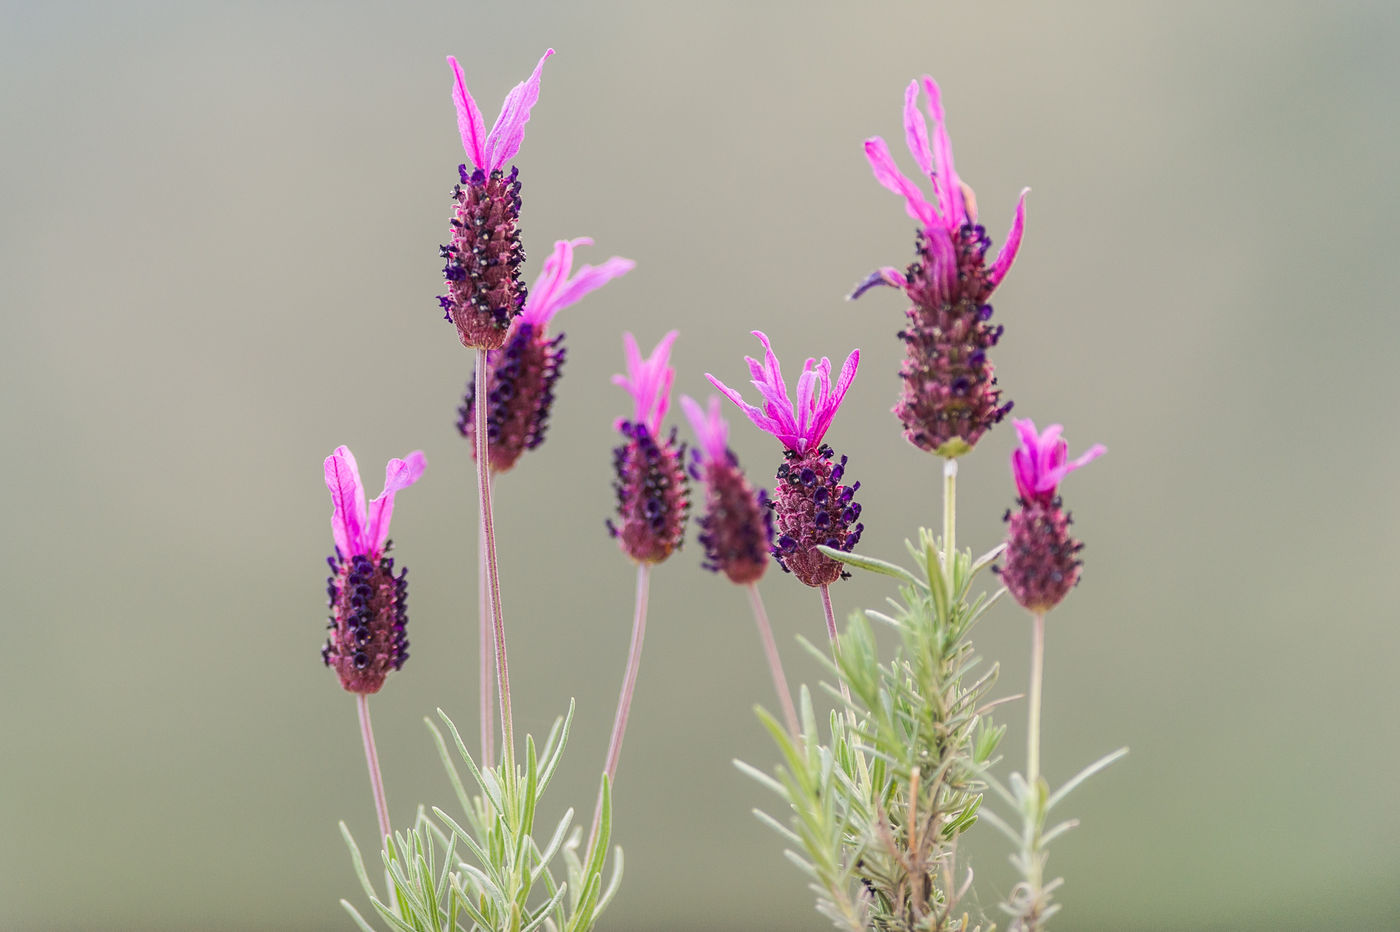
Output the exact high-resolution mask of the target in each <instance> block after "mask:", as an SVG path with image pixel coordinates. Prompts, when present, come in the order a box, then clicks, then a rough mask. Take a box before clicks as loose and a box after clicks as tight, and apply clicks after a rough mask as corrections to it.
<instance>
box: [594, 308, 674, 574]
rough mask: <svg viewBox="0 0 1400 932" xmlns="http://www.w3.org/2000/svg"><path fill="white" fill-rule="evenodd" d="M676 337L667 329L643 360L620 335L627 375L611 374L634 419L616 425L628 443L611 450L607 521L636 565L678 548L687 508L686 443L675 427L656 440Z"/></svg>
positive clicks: (627, 336) (665, 404)
mask: <svg viewBox="0 0 1400 932" xmlns="http://www.w3.org/2000/svg"><path fill="white" fill-rule="evenodd" d="M675 339H676V331H674V330H672V331H671V332H670V333H668V334H666V336H664V337H662V338H661V342H660V343H658V344H657V346H656V349H655V350H653V351H652V354H651V356H650V357H648V358H646V359H643V358H642V355H641V352H640V351H639V350H638V348H637V341H636V339H635V338H633V336H632V334H630V333H626V334H623V345H624V347H625V349H626V351H627V375H625V376H623V375H615V376H613V382H614V384H616V385H619V386H621V387H622V388H624V389H626V390H627V392H628V393H629V394H631V395H632V399H633V403H634V412H635V419H634V420H631V421H627V420H620V421H618V422H617V425H616V426H617V429H618V430H619V431H620V432H621V433H622V435H623V436H624V437H625V438H627V441H626V442H625V443H624V444H623V445H622V446H620V447H617V448H616V449H614V450H613V467H614V469H615V470H616V472H617V479H616V480H615V481H614V482H613V490H614V491H615V492H616V493H617V521H616V522H613V521H609V522H608V523H607V527H608V532H609V533H610V534H611V535H612V536H613V537H615V538H617V541H618V543H619V545H620V546H621V547H622V549H623V551H624V552H625V553H626V554H627V555H628V556H629V557H631V558H632V559H633V560H636V561H637V562H639V563H659V562H660V561H662V560H664V559H666V558H667V557H669V556H670V555H671V553H672V552H673V551H675V550H677V549H679V548H680V546H681V543H682V541H683V540H684V538H685V519H686V516H687V514H688V513H689V511H690V488H689V485H688V483H687V481H686V473H685V444H684V443H680V442H678V441H677V439H676V431H675V429H674V428H673V429H672V430H671V432H670V435H669V436H668V437H667V438H666V439H665V440H660V439H659V436H660V434H659V432H660V429H661V421H662V420H663V419H664V418H665V417H666V410H667V409H668V408H669V407H670V403H671V379H672V377H673V375H674V372H673V370H672V369H671V367H670V365H669V361H670V355H671V344H672V343H673V342H675Z"/></svg>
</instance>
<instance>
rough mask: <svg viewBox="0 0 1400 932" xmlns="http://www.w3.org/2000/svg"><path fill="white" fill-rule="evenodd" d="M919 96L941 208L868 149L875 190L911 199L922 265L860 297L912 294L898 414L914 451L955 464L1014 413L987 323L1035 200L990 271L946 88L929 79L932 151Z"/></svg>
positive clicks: (924, 159)
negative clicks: (961, 173) (883, 291)
mask: <svg viewBox="0 0 1400 932" xmlns="http://www.w3.org/2000/svg"><path fill="white" fill-rule="evenodd" d="M920 86H921V82H919V81H913V82H910V85H909V88H908V90H907V91H906V93H905V97H904V126H905V133H906V139H907V142H908V144H909V151H910V152H911V153H913V155H914V159H915V161H916V162H918V164H919V168H920V169H921V170H922V172H923V174H924V175H925V176H926V177H928V179H929V181H930V182H931V184H932V186H933V192H934V199H933V200H932V201H930V200H929V199H928V198H926V197H925V196H924V193H923V191H921V190H920V189H919V187H918V186H917V185H915V184H914V183H913V182H912V181H910V180H909V179H908V178H907V177H905V175H904V174H903V172H902V171H901V170H900V169H899V167H898V166H897V165H896V164H895V162H894V159H893V157H892V156H891V155H890V151H889V146H888V145H886V143H885V141H884V140H883V139H881V138H879V137H878V136H877V137H874V138H871V139H868V140H866V143H865V153H866V158H867V159H868V160H869V162H870V165H871V168H872V169H873V170H874V172H875V178H876V180H878V181H879V182H880V184H882V185H884V186H885V187H886V188H888V189H890V190H891V191H894V192H895V193H896V194H900V195H902V196H903V197H904V199H905V208H906V210H907V211H908V213H909V216H911V217H913V218H914V219H915V220H917V221H918V223H919V231H918V235H917V238H916V242H915V250H914V253H915V255H914V261H913V263H911V264H910V266H909V267H908V269H907V270H906V271H905V272H903V273H901V272H899V271H898V270H897V269H893V268H884V269H880V270H878V271H877V272H876V273H875V274H874V275H872V276H870V278H868V279H866V281H865V282H863V283H862V284H861V285H860V286H859V287H857V289H856V290H855V291H854V292H853V293H852V294H851V297H852V298H854V297H858V296H860V295H861V294H863V293H864V292H865V291H867V290H869V288H870V287H873V286H874V285H877V284H887V285H895V286H897V287H902V288H904V290H905V292H906V294H907V295H908V296H909V299H910V300H911V301H912V302H913V306H912V307H910V308H909V309H908V310H907V311H906V312H905V315H906V317H907V318H908V320H909V324H908V326H907V327H906V328H905V329H904V330H902V331H900V334H899V335H900V338H901V339H903V340H904V343H905V348H906V354H907V355H906V356H905V360H904V363H903V365H902V366H901V367H900V370H899V372H900V376H901V377H902V378H903V379H904V390H903V392H902V393H901V395H900V399H899V402H898V403H897V404H896V405H895V407H894V413H895V414H896V415H897V416H898V417H899V419H900V422H901V423H902V424H903V425H904V436H905V438H906V439H907V440H908V441H909V442H910V443H912V444H914V445H915V446H917V447H919V448H920V449H922V450H928V451H930V452H932V453H936V454H938V455H939V456H947V457H954V456H959V455H961V454H963V453H966V452H967V451H968V450H970V449H972V447H973V446H974V445H975V444H976V443H977V441H978V440H979V439H981V437H982V435H983V434H984V433H986V432H987V431H988V430H989V429H990V428H991V427H992V426H993V425H994V424H997V423H999V422H1000V421H1001V420H1002V419H1003V418H1004V417H1005V416H1006V414H1007V412H1008V411H1010V410H1011V403H1010V402H1005V403H1003V402H1002V401H1001V390H1000V389H998V388H997V387H996V378H995V376H994V374H993V369H992V365H991V363H990V361H988V359H987V350H988V349H989V348H990V347H992V346H995V345H996V343H997V340H998V339H999V338H1000V337H1001V332H1002V328H1001V327H1000V326H996V327H993V326H991V325H990V324H989V323H988V320H989V318H990V317H991V314H992V308H991V305H990V304H988V303H987V299H988V298H990V297H991V294H992V292H993V291H994V290H995V289H996V287H997V286H998V285H999V284H1000V283H1001V281H1002V279H1003V278H1005V276H1006V273H1007V271H1008V270H1009V269H1010V268H1011V264H1012V262H1013V261H1015V258H1016V253H1017V251H1018V250H1019V249H1020V245H1021V234H1022V231H1023V229H1024V225H1025V197H1026V192H1025V191H1023V192H1021V200H1020V202H1019V203H1018V205H1017V207H1016V215H1015V218H1014V220H1013V221H1012V225H1011V232H1010V233H1009V234H1008V235H1007V238H1006V244H1005V246H1003V247H1002V249H1001V252H1000V253H998V254H997V257H996V259H995V261H993V262H991V263H988V262H987V257H986V254H987V250H988V248H989V247H990V245H991V240H990V239H989V238H988V237H987V233H986V230H985V229H984V228H983V227H982V226H981V225H980V224H978V222H977V203H976V199H975V198H974V197H973V194H972V189H971V188H969V187H968V186H967V185H965V184H964V183H963V182H962V179H960V178H959V177H958V175H957V172H956V171H955V170H954V168H953V147H952V143H951V142H950V141H949V139H948V130H947V127H946V126H945V125H944V121H943V105H942V102H941V100H940V98H939V91H938V85H937V84H935V83H934V81H933V79H932V78H930V77H928V76H927V75H925V76H924V78H923V79H922V87H923V90H924V92H925V94H926V95H927V98H928V111H929V117H930V118H931V119H932V121H933V136H932V140H931V141H930V137H929V129H928V123H927V122H926V121H925V119H924V115H923V114H922V113H920V112H919V108H918V97H919V89H920Z"/></svg>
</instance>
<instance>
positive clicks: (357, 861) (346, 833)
mask: <svg viewBox="0 0 1400 932" xmlns="http://www.w3.org/2000/svg"><path fill="white" fill-rule="evenodd" d="M340 835H341V837H342V838H344V839H345V846H346V847H347V848H349V849H350V863H351V865H352V866H353V867H354V869H355V876H356V877H358V878H359V879H360V886H361V887H363V888H364V891H365V895H366V896H369V897H371V898H372V897H375V896H377V895H378V894H377V893H376V891H375V889H374V884H372V883H370V882H369V874H368V872H366V871H365V860H364V858H362V857H361V856H360V846H359V845H357V844H355V838H354V836H352V835H351V834H350V829H349V828H348V827H347V826H346V824H345V823H344V822H341V823H340Z"/></svg>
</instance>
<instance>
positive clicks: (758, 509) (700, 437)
mask: <svg viewBox="0 0 1400 932" xmlns="http://www.w3.org/2000/svg"><path fill="white" fill-rule="evenodd" d="M681 407H682V408H683V409H685V416H686V417H687V418H688V419H689V420H690V426H691V427H693V428H694V429H695V438H696V445H695V447H694V448H693V449H692V450H691V459H692V461H691V464H690V477H691V478H692V479H694V480H695V481H697V482H703V483H704V484H705V515H704V517H702V518H701V519H700V543H701V544H702V545H704V547H705V562H704V563H703V564H702V565H703V566H704V567H705V569H707V570H710V571H711V572H714V573H721V572H722V573H724V575H726V576H728V577H729V580H730V582H733V583H735V584H736V585H740V586H747V585H748V584H749V583H752V582H757V581H758V579H759V577H761V576H762V575H763V571H764V570H766V569H767V568H768V552H769V550H770V549H771V548H772V546H773V512H772V510H771V509H770V508H769V502H768V493H767V492H765V491H764V490H763V489H758V490H757V492H755V490H754V487H753V486H752V485H750V484H749V480H748V479H747V478H745V476H744V471H743V470H742V469H740V468H739V458H738V457H737V456H735V455H734V451H733V450H731V449H729V425H728V424H727V423H725V420H724V418H723V417H722V416H720V413H719V411H720V402H719V398H718V397H716V396H714V395H711V396H710V402H709V410H708V411H707V410H706V409H704V408H701V407H700V404H699V402H697V401H696V400H695V399H694V398H691V397H690V396H688V395H684V396H682V397H681Z"/></svg>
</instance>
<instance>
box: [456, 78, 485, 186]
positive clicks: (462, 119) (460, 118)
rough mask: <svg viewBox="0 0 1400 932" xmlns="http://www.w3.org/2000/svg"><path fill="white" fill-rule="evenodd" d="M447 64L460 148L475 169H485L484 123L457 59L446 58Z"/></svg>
mask: <svg viewBox="0 0 1400 932" xmlns="http://www.w3.org/2000/svg"><path fill="white" fill-rule="evenodd" d="M447 64H448V65H449V66H450V67H451V68H452V78H453V81H452V103H453V105H454V106H455V107H456V108H457V129H458V131H459V132H460V133H461V134H462V148H463V149H465V150H466V151H467V158H468V159H469V160H470V161H471V163H472V164H473V165H475V166H476V167H477V168H485V167H486V121H485V120H483V119H482V118H481V110H480V109H478V108H477V106H476V101H475V100H473V99H472V94H471V91H469V90H467V79H466V78H465V77H463V76H462V66H461V65H458V64H457V59H455V58H453V57H452V56H451V55H449V56H447Z"/></svg>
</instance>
